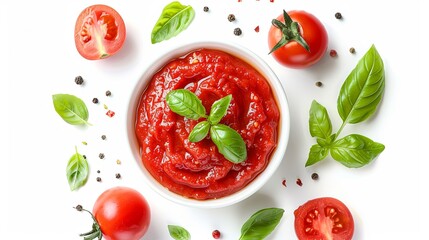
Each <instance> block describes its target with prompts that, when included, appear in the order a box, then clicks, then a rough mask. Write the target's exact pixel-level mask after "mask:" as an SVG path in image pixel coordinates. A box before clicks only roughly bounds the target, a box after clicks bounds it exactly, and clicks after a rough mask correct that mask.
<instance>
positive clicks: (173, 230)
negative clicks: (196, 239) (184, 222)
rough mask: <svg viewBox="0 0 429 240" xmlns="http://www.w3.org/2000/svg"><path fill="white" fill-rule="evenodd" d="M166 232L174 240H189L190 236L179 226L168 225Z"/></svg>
mask: <svg viewBox="0 0 429 240" xmlns="http://www.w3.org/2000/svg"><path fill="white" fill-rule="evenodd" d="M168 232H170V236H171V237H172V238H174V239H175V240H190V239H191V234H189V232H188V231H187V230H186V229H184V228H183V227H181V226H176V225H168Z"/></svg>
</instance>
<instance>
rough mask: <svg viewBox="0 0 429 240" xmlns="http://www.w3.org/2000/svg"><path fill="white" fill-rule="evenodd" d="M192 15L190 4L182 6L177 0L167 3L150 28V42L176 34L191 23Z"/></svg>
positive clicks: (192, 10) (159, 40)
mask: <svg viewBox="0 0 429 240" xmlns="http://www.w3.org/2000/svg"><path fill="white" fill-rule="evenodd" d="M194 16H195V11H194V9H193V8H192V6H184V5H182V4H180V2H177V1H174V2H172V3H170V4H168V5H167V6H165V7H164V9H163V10H162V13H161V16H160V17H159V19H158V21H157V22H156V24H155V26H154V27H153V29H152V34H151V41H152V44H154V43H159V42H162V41H164V40H168V39H170V38H172V37H175V36H177V35H178V34H179V33H181V32H182V31H183V30H185V29H186V28H187V27H188V26H189V25H190V24H191V22H192V20H193V19H194Z"/></svg>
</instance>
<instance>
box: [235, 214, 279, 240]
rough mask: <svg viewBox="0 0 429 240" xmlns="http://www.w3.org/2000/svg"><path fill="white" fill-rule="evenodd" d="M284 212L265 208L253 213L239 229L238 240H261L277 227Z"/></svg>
mask: <svg viewBox="0 0 429 240" xmlns="http://www.w3.org/2000/svg"><path fill="white" fill-rule="evenodd" d="M283 213H284V210H283V209H281V208H265V209H261V210H259V211H257V212H256V213H254V214H253V215H252V216H251V217H250V218H249V219H248V220H247V221H246V222H245V223H244V224H243V226H242V227H241V236H240V240H262V239H264V238H265V237H267V236H268V235H270V234H271V232H272V231H273V230H274V229H275V228H276V227H277V225H278V224H279V222H280V220H281V218H282V217H283Z"/></svg>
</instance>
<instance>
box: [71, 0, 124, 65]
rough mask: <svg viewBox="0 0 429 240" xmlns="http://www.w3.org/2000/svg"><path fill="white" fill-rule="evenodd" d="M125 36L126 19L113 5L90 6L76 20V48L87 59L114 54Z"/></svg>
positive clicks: (120, 46)
mask: <svg viewBox="0 0 429 240" xmlns="http://www.w3.org/2000/svg"><path fill="white" fill-rule="evenodd" d="M125 37H126V30H125V24H124V20H123V19H122V17H121V15H120V14H119V13H118V12H117V11H116V10H115V9H113V8H112V7H109V6H106V5H102V4H96V5H92V6H89V7H87V8H85V9H84V10H83V11H82V12H81V13H80V15H79V17H78V18H77V20H76V25H75V31H74V40H75V44H76V48H77V50H78V52H79V54H80V55H82V57H84V58H86V59H89V60H96V59H103V58H107V57H110V56H112V55H114V54H115V53H116V52H118V51H119V50H120V49H121V48H122V45H123V44H124V41H125Z"/></svg>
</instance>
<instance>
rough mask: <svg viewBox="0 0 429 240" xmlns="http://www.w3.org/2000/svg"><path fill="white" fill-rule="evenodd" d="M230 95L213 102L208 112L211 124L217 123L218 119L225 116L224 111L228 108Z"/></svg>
mask: <svg viewBox="0 0 429 240" xmlns="http://www.w3.org/2000/svg"><path fill="white" fill-rule="evenodd" d="M231 99H232V96H231V94H230V95H228V96H225V97H223V98H221V99H219V100H217V101H216V102H214V103H213V105H212V107H211V109H210V114H209V118H208V120H209V122H210V123H211V124H217V123H219V122H220V120H221V119H222V118H223V116H225V114H226V111H227V110H228V107H229V104H230V103H231Z"/></svg>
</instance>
